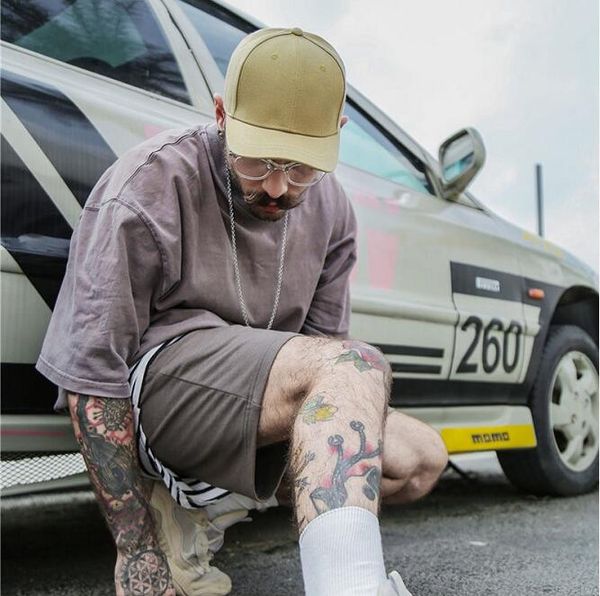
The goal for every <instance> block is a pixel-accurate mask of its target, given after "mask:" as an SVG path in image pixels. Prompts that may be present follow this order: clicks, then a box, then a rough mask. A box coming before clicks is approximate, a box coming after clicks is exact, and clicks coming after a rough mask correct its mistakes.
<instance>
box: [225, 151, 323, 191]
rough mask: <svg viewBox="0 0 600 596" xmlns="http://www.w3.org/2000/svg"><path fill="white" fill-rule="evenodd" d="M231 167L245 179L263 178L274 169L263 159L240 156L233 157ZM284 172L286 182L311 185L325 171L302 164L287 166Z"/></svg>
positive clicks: (317, 180) (319, 178) (321, 176)
mask: <svg viewBox="0 0 600 596" xmlns="http://www.w3.org/2000/svg"><path fill="white" fill-rule="evenodd" d="M233 167H234V169H235V171H236V172H237V173H238V174H239V175H240V176H241V177H242V178H246V179H247V180H264V179H265V178H266V177H267V176H268V175H269V174H270V173H271V172H272V171H273V169H274V168H273V166H270V165H269V163H268V162H267V161H265V160H263V159H256V158H251V157H240V156H237V157H235V159H234V161H233ZM285 173H286V176H287V179H288V182H289V183H290V184H294V185H296V186H312V185H313V184H316V183H317V182H319V180H321V178H323V176H324V175H325V172H321V171H320V170H315V169H314V168H311V167H309V166H305V165H303V164H297V165H294V166H291V167H287V168H285Z"/></svg>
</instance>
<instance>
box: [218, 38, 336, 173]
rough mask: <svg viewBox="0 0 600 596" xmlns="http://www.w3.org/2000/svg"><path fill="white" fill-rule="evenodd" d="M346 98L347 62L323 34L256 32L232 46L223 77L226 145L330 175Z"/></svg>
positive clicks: (248, 153)
mask: <svg viewBox="0 0 600 596" xmlns="http://www.w3.org/2000/svg"><path fill="white" fill-rule="evenodd" d="M345 97H346V78H345V70H344V64H343V62H342V60H341V58H340V57H339V55H338V54H337V52H336V51H335V50H334V49H333V47H331V45H329V44H328V43H327V42H326V41H325V40H324V39H322V38H321V37H319V36H318V35H314V34H312V33H307V32H306V31H302V30H301V29H298V28H294V29H261V30H259V31H256V32H255V33H252V34H250V35H248V36H247V37H245V38H244V39H243V40H242V41H241V42H240V44H239V45H238V46H237V48H236V49H235V50H234V52H233V54H232V56H231V61H230V62H229V67H228V68H227V75H226V76H225V97H224V104H225V113H226V114H227V119H226V125H225V135H226V138H227V144H228V146H229V149H230V151H232V152H233V153H236V154H238V155H244V156H246V157H265V158H266V157H268V158H271V159H285V160H289V161H298V162H301V163H304V164H307V165H309V166H312V167H314V168H317V169H319V170H323V171H326V172H331V171H332V170H333V169H335V166H336V164H337V161H338V153H339V144H340V118H341V116H342V112H343V109H344V100H345Z"/></svg>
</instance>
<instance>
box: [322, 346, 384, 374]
mask: <svg viewBox="0 0 600 596" xmlns="http://www.w3.org/2000/svg"><path fill="white" fill-rule="evenodd" d="M342 345H343V346H344V349H346V350H348V351H347V352H344V353H343V354H340V355H339V356H338V357H337V358H336V361H335V363H334V364H341V363H343V362H352V364H353V365H354V368H356V370H358V371H359V372H365V371H368V370H373V369H374V370H378V371H381V372H382V373H384V374H385V372H386V370H387V366H388V365H387V362H386V360H385V357H384V356H383V354H382V353H381V352H380V351H379V350H378V349H377V348H374V347H373V346H370V345H368V344H365V343H363V342H362V341H356V340H350V341H344V342H342Z"/></svg>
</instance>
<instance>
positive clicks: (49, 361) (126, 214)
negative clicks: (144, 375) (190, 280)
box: [36, 199, 162, 409]
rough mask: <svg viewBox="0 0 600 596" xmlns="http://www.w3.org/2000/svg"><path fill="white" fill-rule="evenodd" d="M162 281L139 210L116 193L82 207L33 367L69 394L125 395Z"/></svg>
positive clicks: (158, 260) (155, 248)
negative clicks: (42, 340) (61, 282)
mask: <svg viewBox="0 0 600 596" xmlns="http://www.w3.org/2000/svg"><path fill="white" fill-rule="evenodd" d="M161 279H162V259H161V251H160V250H159V246H158V244H157V242H156V241H155V238H154V236H153V234H152V233H151V230H150V228H149V227H148V225H147V224H146V223H145V221H144V218H143V214H141V213H139V212H137V211H136V208H135V207H134V206H132V205H130V204H127V203H124V202H122V201H121V200H119V199H111V200H108V201H106V202H104V203H101V204H100V205H99V206H95V207H86V208H84V210H83V212H82V216H81V218H80V221H79V223H78V226H77V228H76V230H75V232H74V234H73V237H72V240H71V247H70V252H69V261H68V264H67V271H66V274H65V278H64V280H63V284H62V286H61V289H60V292H59V295H58V299H57V302H56V305H55V308H54V311H53V314H52V318H51V320H50V325H49V327H48V331H47V334H46V337H45V340H44V343H43V346H42V351H41V354H40V357H39V359H38V362H37V364H36V368H37V370H38V371H39V372H40V373H42V374H43V375H44V376H46V377H47V378H48V379H49V380H50V381H52V382H53V383H55V384H56V385H58V386H59V387H61V388H63V389H65V390H68V391H71V392H74V393H84V394H89V395H95V396H100V397H122V398H124V397H128V396H129V394H130V388H129V383H128V376H129V369H128V365H129V364H130V363H131V359H132V358H133V356H134V355H135V353H136V352H137V351H138V349H139V347H140V339H141V337H142V335H143V334H144V332H145V330H146V329H147V328H148V325H149V320H150V312H151V307H152V303H153V301H154V300H155V299H156V298H157V297H158V293H159V291H160V288H161ZM60 401H61V400H60V399H59V402H60ZM62 405H64V404H59V403H57V404H56V405H55V408H57V409H58V408H59V407H62Z"/></svg>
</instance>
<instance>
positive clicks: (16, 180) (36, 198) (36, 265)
mask: <svg viewBox="0 0 600 596" xmlns="http://www.w3.org/2000/svg"><path fill="white" fill-rule="evenodd" d="M1 177H2V181H1V187H0V192H1V193H2V202H1V218H2V246H4V248H6V250H8V251H9V252H10V254H11V256H12V257H13V258H14V259H15V261H16V262H17V263H18V264H19V267H20V268H21V269H22V271H23V273H24V274H25V275H26V276H27V278H28V279H29V281H30V282H31V283H32V285H33V286H34V287H35V289H36V290H37V292H38V293H39V294H40V296H41V297H42V298H43V300H44V302H45V303H46V304H47V305H48V306H49V307H50V308H51V309H52V308H54V304H55V302H56V297H57V296H58V291H59V289H60V285H61V283H62V279H63V276H64V274H65V268H66V264H67V257H68V254H69V239H70V237H71V226H70V225H69V224H68V223H67V221H66V220H65V218H64V217H63V216H62V215H61V213H60V211H59V210H58V208H57V207H56V206H55V205H54V203H53V202H52V201H51V200H50V197H49V196H48V195H47V194H46V192H45V191H44V189H43V188H42V187H41V185H40V183H39V182H38V181H37V180H36V179H35V177H34V176H33V175H32V174H31V172H30V171H29V170H28V169H27V167H26V166H25V164H24V163H23V161H22V160H21V158H20V157H19V156H18V155H17V153H16V151H15V150H14V149H13V148H12V147H11V145H10V143H8V142H7V140H6V139H5V138H4V136H3V137H2V167H1Z"/></svg>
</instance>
